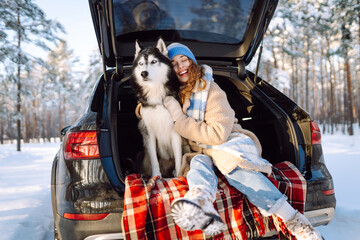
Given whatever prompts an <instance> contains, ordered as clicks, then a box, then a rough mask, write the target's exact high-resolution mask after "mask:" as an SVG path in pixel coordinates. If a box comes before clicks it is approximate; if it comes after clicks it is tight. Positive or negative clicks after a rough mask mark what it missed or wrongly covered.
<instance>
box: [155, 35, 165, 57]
mask: <svg viewBox="0 0 360 240" xmlns="http://www.w3.org/2000/svg"><path fill="white" fill-rule="evenodd" d="M156 48H157V49H159V51H160V52H161V53H162V54H164V55H165V56H168V50H167V48H166V45H165V42H164V40H163V39H162V38H161V37H160V38H159V40H158V41H157V44H156Z"/></svg>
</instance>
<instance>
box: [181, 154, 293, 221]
mask: <svg viewBox="0 0 360 240" xmlns="http://www.w3.org/2000/svg"><path fill="white" fill-rule="evenodd" d="M225 177H226V179H227V181H228V182H229V184H230V185H231V186H233V187H235V188H236V189H237V190H239V191H240V192H241V193H243V194H245V195H246V197H247V199H248V200H249V201H250V202H251V203H252V204H254V205H255V206H256V207H257V208H258V209H259V210H260V211H261V213H262V214H263V215H264V216H270V215H272V214H273V213H275V212H276V211H277V210H278V209H279V207H281V206H282V205H283V203H284V202H285V201H286V199H287V198H286V196H285V195H284V194H282V193H281V192H280V191H279V190H278V189H277V188H276V187H275V186H274V184H273V183H272V182H271V181H270V180H269V179H268V178H267V177H265V176H264V175H263V174H262V173H260V172H255V171H251V170H246V169H242V168H240V167H237V168H235V169H234V170H233V171H232V172H230V173H229V174H227V175H225ZM186 178H187V181H188V185H189V189H191V188H194V187H199V188H201V189H203V190H205V191H208V192H209V193H210V194H211V196H212V197H213V199H215V196H216V191H217V185H218V180H217V176H216V175H215V172H214V164H213V162H212V160H211V158H210V157H209V156H207V155H203V154H199V155H196V156H195V157H193V158H192V160H191V162H190V171H189V172H188V174H187V177H186Z"/></svg>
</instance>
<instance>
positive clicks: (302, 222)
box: [285, 212, 323, 240]
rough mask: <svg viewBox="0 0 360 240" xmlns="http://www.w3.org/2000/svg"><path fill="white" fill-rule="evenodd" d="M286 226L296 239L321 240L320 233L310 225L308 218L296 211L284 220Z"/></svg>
mask: <svg viewBox="0 0 360 240" xmlns="http://www.w3.org/2000/svg"><path fill="white" fill-rule="evenodd" d="M285 225H286V227H287V228H288V230H289V231H290V232H291V234H292V235H294V236H295V237H296V239H298V240H322V239H323V238H322V236H321V234H320V233H319V232H318V231H317V230H316V229H315V228H314V227H312V226H311V223H310V222H309V220H308V219H307V218H306V217H305V216H304V215H303V214H301V213H299V212H296V213H295V215H294V217H293V218H291V219H290V220H288V221H287V222H285Z"/></svg>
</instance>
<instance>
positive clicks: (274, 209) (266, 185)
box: [225, 167, 322, 240]
mask: <svg viewBox="0 0 360 240" xmlns="http://www.w3.org/2000/svg"><path fill="white" fill-rule="evenodd" d="M225 177H226V179H227V180H228V182H229V184H230V185H232V186H234V187H235V188H236V189H238V190H239V191H240V192H242V193H243V194H245V195H246V197H247V198H248V200H249V201H250V202H251V203H252V204H254V205H255V206H257V207H258V208H259V210H260V211H261V213H262V214H263V215H265V216H270V215H272V214H274V215H276V216H278V217H280V218H281V219H283V221H284V222H285V224H286V226H287V227H288V229H289V231H290V232H291V233H292V234H293V235H294V236H295V237H296V238H297V239H298V240H320V239H322V237H321V235H320V233H319V232H318V231H316V230H315V229H314V228H313V227H312V226H311V223H310V222H309V221H308V220H307V218H306V217H305V216H304V215H302V214H301V213H299V212H298V211H296V210H295V209H294V208H293V207H292V206H291V205H290V204H289V203H288V202H287V201H286V197H285V195H283V194H282V193H281V192H280V191H279V190H278V189H277V188H276V187H275V186H274V184H273V183H272V182H271V181H270V180H269V179H268V178H267V177H265V176H264V175H263V174H262V173H260V172H255V171H251V170H246V169H242V168H240V167H237V168H236V169H235V170H234V171H232V172H230V173H229V174H228V175H226V176H225Z"/></svg>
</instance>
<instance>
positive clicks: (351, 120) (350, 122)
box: [345, 58, 354, 136]
mask: <svg viewBox="0 0 360 240" xmlns="http://www.w3.org/2000/svg"><path fill="white" fill-rule="evenodd" d="M345 71H346V82H347V99H346V100H347V119H348V120H347V125H348V126H347V130H348V133H349V135H351V136H352V135H354V130H353V123H354V115H353V100H352V87H351V72H350V64H349V59H348V58H346V60H345Z"/></svg>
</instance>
